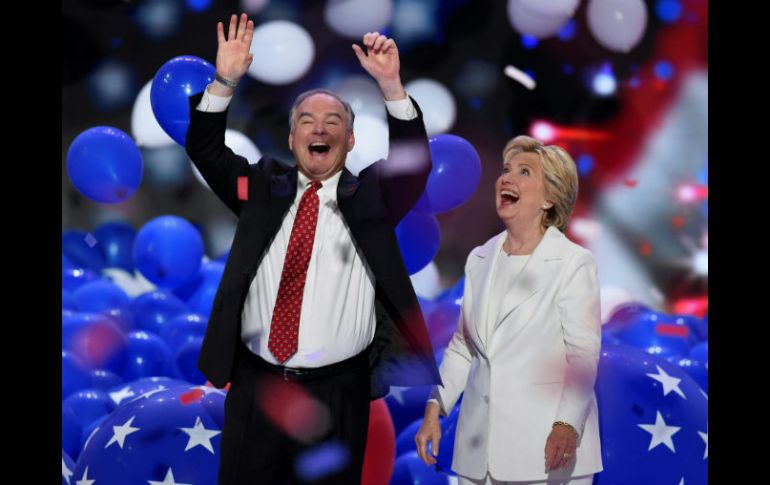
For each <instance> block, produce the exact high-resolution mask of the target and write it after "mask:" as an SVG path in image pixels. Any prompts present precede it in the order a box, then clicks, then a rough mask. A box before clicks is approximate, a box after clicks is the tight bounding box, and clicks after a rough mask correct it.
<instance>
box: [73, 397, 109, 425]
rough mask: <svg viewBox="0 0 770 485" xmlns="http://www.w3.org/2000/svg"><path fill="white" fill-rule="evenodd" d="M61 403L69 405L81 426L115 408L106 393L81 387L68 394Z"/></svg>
mask: <svg viewBox="0 0 770 485" xmlns="http://www.w3.org/2000/svg"><path fill="white" fill-rule="evenodd" d="M62 405H66V406H69V407H70V408H71V409H72V411H73V412H74V413H75V416H76V417H77V418H78V422H79V423H80V426H81V427H85V426H87V425H89V424H91V423H92V422H93V421H94V420H96V419H98V418H100V417H102V416H105V415H107V414H110V413H111V412H112V410H113V409H115V404H114V403H113V402H112V400H111V399H110V397H109V396H108V395H107V393H105V392H102V391H97V390H96V389H83V390H81V391H77V392H75V393H73V394H71V395H70V396H68V397H67V398H66V399H65V400H64V402H63V404H62Z"/></svg>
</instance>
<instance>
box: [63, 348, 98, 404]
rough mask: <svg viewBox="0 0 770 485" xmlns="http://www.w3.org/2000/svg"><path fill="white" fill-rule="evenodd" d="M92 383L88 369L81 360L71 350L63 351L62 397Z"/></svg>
mask: <svg viewBox="0 0 770 485" xmlns="http://www.w3.org/2000/svg"><path fill="white" fill-rule="evenodd" d="M90 385H91V378H90V377H89V375H88V369H87V368H86V366H85V364H83V362H81V360H80V359H79V358H78V357H77V356H76V355H75V354H73V353H72V352H70V351H69V350H62V351H61V398H62V400H64V398H65V397H67V396H69V395H70V394H72V393H73V392H76V391H79V390H81V389H86V388H88V387H90Z"/></svg>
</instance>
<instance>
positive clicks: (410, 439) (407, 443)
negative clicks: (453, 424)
mask: <svg viewBox="0 0 770 485" xmlns="http://www.w3.org/2000/svg"><path fill="white" fill-rule="evenodd" d="M439 420H443V418H439ZM421 425H422V418H417V419H415V420H414V421H412V423H411V424H409V426H407V427H405V428H404V429H402V430H401V432H400V433H398V436H396V456H401V455H403V454H404V453H408V452H410V451H414V450H415V448H416V445H415V443H414V436H415V435H416V434H417V431H419V430H420V426H421ZM441 439H442V440H443V439H444V437H443V436H442V437H441Z"/></svg>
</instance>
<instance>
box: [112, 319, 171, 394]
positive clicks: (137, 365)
mask: <svg viewBox="0 0 770 485" xmlns="http://www.w3.org/2000/svg"><path fill="white" fill-rule="evenodd" d="M126 341H127V344H126V365H125V369H124V370H123V374H122V375H123V379H124V380H125V381H129V382H130V381H133V380H136V379H141V378H143V377H152V376H171V375H173V373H174V367H173V355H172V353H171V350H169V348H168V345H166V342H164V341H163V339H161V338H160V337H159V336H158V335H156V334H154V333H152V332H146V331H139V332H131V333H130V334H128V337H127V339H126Z"/></svg>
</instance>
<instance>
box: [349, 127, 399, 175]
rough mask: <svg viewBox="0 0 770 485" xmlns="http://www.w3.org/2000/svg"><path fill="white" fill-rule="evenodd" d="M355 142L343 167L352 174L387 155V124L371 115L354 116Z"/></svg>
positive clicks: (356, 173)
mask: <svg viewBox="0 0 770 485" xmlns="http://www.w3.org/2000/svg"><path fill="white" fill-rule="evenodd" d="M353 133H354V134H355V137H356V144H355V146H354V147H353V150H352V151H351V152H350V153H348V158H347V160H345V167H346V168H347V169H348V170H350V172H351V173H352V174H353V175H356V176H357V175H358V174H359V172H361V170H363V169H365V168H366V167H368V166H369V165H371V164H373V163H374V162H376V161H377V160H380V159H382V158H385V157H387V156H388V133H389V132H388V124H387V123H385V122H384V121H382V120H381V119H380V118H375V117H373V116H361V117H360V118H359V117H356V123H355V125H354V127H353Z"/></svg>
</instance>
